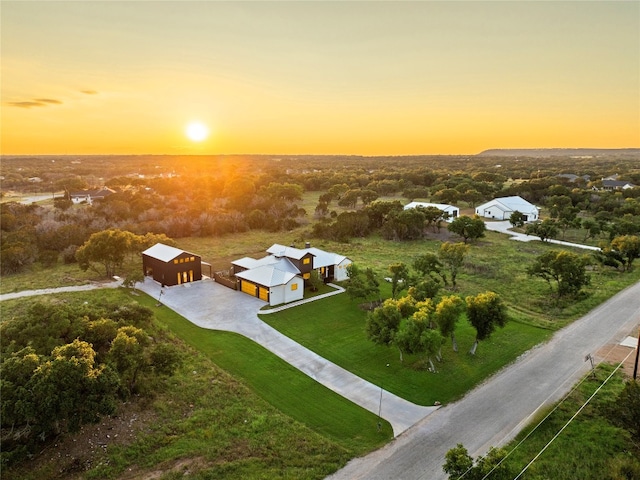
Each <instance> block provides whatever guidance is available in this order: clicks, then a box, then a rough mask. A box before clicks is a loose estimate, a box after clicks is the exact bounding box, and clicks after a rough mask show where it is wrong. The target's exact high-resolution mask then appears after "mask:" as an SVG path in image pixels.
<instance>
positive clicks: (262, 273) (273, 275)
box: [236, 265, 297, 287]
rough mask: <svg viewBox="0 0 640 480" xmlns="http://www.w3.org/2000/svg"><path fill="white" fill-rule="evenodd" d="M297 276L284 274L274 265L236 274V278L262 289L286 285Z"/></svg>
mask: <svg viewBox="0 0 640 480" xmlns="http://www.w3.org/2000/svg"><path fill="white" fill-rule="evenodd" d="M296 276H297V275H296V274H295V273H292V272H285V271H284V270H280V269H279V268H276V266H275V265H262V266H261V267H257V268H252V269H251V270H245V271H244V272H240V273H236V277H240V278H243V279H245V280H248V281H249V282H252V283H256V284H258V285H262V286H263V287H277V286H278V285H286V284H287V283H289V282H290V281H291V279H292V278H295V277H296Z"/></svg>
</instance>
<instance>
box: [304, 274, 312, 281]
mask: <svg viewBox="0 0 640 480" xmlns="http://www.w3.org/2000/svg"><path fill="white" fill-rule="evenodd" d="M310 276H311V274H310V273H305V274H304V275H302V278H304V279H305V280H308V279H309V277H310Z"/></svg>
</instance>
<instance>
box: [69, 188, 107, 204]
mask: <svg viewBox="0 0 640 480" xmlns="http://www.w3.org/2000/svg"><path fill="white" fill-rule="evenodd" d="M114 193H116V191H115V190H111V189H110V188H108V187H102V188H99V189H97V190H82V191H81V192H73V193H70V194H69V198H71V201H72V202H73V203H83V202H84V203H88V204H89V205H93V201H94V200H102V199H103V198H105V197H108V196H109V195H112V194H114Z"/></svg>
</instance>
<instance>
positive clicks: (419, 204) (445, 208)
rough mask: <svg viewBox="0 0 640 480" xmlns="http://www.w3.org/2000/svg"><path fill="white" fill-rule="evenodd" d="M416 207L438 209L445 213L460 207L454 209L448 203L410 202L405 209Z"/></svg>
mask: <svg viewBox="0 0 640 480" xmlns="http://www.w3.org/2000/svg"><path fill="white" fill-rule="evenodd" d="M416 207H424V208H427V207H436V208H438V209H440V210H442V211H443V212H449V211H451V210H458V207H454V206H453V205H447V204H446V203H427V202H410V203H407V204H406V205H405V206H404V209H405V210H408V209H409V208H416Z"/></svg>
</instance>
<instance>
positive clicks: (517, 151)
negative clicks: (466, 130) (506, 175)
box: [477, 148, 640, 157]
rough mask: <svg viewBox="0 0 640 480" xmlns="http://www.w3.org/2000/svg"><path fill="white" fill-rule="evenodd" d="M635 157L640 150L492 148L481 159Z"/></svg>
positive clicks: (482, 154) (480, 155) (639, 154)
mask: <svg viewBox="0 0 640 480" xmlns="http://www.w3.org/2000/svg"><path fill="white" fill-rule="evenodd" d="M612 154H615V155H625V156H628V155H633V156H639V157H640V148H492V149H490V150H485V151H483V152H480V153H479V154H478V155H477V156H479V157H583V156H591V157H596V156H601V155H612Z"/></svg>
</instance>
